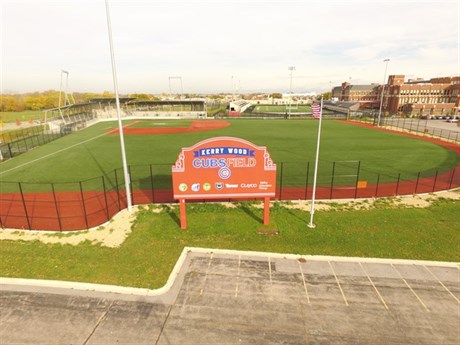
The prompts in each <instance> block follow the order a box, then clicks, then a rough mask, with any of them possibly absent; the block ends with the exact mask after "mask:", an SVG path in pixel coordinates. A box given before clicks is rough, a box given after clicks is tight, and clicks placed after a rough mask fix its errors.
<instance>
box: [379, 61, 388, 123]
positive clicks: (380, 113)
mask: <svg viewBox="0 0 460 345" xmlns="http://www.w3.org/2000/svg"><path fill="white" fill-rule="evenodd" d="M389 61H390V59H385V60H383V62H385V73H384V74H383V85H382V93H381V95H380V108H379V116H378V118H377V127H380V117H381V116H382V106H383V92H384V91H385V83H386V78H387V68H388V62H389Z"/></svg>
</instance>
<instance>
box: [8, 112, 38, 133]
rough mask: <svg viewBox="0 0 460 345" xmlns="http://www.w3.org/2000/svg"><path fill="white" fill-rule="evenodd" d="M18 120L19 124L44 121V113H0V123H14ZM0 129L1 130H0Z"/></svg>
mask: <svg viewBox="0 0 460 345" xmlns="http://www.w3.org/2000/svg"><path fill="white" fill-rule="evenodd" d="M16 119H18V120H19V121H21V122H27V121H30V119H32V120H44V119H45V113H44V112H43V111H40V110H26V111H5V112H0V123H2V122H4V123H9V122H15V121H16ZM0 129H1V128H0Z"/></svg>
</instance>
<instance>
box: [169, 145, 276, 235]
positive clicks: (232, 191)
mask: <svg viewBox="0 0 460 345" xmlns="http://www.w3.org/2000/svg"><path fill="white" fill-rule="evenodd" d="M172 179H173V192H174V198H175V199H178V200H179V202H180V205H181V227H182V228H183V229H185V227H186V216H185V210H186V209H185V200H193V199H200V200H203V199H205V200H207V199H234V198H236V199H245V198H250V199H255V198H263V199H264V200H265V212H264V224H268V212H269V209H268V205H269V201H270V198H271V197H274V196H275V193H276V164H274V163H273V161H272V160H271V158H270V154H269V153H268V152H267V149H266V148H265V147H261V146H256V145H254V144H253V143H251V142H249V141H246V140H243V139H239V138H232V137H217V138H211V139H207V140H203V141H201V142H199V143H197V144H195V145H194V146H192V147H186V148H183V149H182V151H181V152H180V154H179V157H178V159H177V161H176V163H175V164H174V165H173V166H172ZM182 218H183V219H182Z"/></svg>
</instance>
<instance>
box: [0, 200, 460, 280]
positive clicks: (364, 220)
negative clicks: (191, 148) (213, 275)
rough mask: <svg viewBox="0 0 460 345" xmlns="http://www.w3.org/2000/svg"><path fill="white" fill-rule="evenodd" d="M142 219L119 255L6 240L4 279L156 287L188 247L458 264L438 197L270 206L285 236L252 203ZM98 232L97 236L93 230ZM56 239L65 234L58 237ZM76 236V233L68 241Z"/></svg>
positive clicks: (454, 205) (457, 226)
mask: <svg viewBox="0 0 460 345" xmlns="http://www.w3.org/2000/svg"><path fill="white" fill-rule="evenodd" d="M153 207H155V208H163V211H162V212H160V213H158V214H157V213H153V212H152V211H151V209H147V207H146V208H145V209H144V210H143V211H141V212H140V213H139V215H138V218H137V221H136V222H135V225H134V227H133V231H132V233H131V235H130V236H129V237H128V239H127V240H126V241H125V242H124V243H123V244H122V245H121V246H120V247H119V248H115V249H111V248H107V247H101V246H99V245H92V244H90V243H87V242H86V243H84V244H81V245H78V246H71V245H60V244H59V245H47V244H43V243H40V242H21V241H6V240H5V241H1V242H0V244H1V245H0V276H2V277H21V278H37V279H59V280H68V281H82V282H93V283H103V284H115V285H122V286H134V287H144V288H158V287H161V286H163V285H164V284H165V282H166V280H167V278H168V276H169V274H170V272H171V270H172V268H173V266H174V264H175V262H176V260H177V258H178V256H179V254H180V253H181V251H182V249H183V248H184V247H185V246H194V247H208V248H222V249H238V250H254V251H269V252H279V253H294V254H312V255H340V256H357V257H379V258H401V259H423V260H437V261H460V223H459V222H458V210H459V201H452V200H443V199H439V200H438V201H435V202H434V203H433V205H431V206H430V207H428V208H424V209H416V208H398V207H395V206H391V205H389V204H388V203H387V201H386V200H381V201H378V202H377V204H376V206H375V208H373V209H370V210H360V211H358V210H353V209H351V207H343V206H342V207H339V208H336V209H335V210H334V211H317V212H316V213H315V223H316V224H317V228H316V229H309V228H308V227H307V223H308V220H309V213H307V212H305V211H300V210H294V209H287V208H285V207H282V206H281V205H280V204H275V205H274V206H272V210H271V224H270V226H269V227H268V228H270V229H273V228H276V229H277V230H278V231H279V235H260V234H257V233H256V231H257V230H258V229H261V228H263V225H262V223H261V218H262V216H263V215H262V213H263V211H262V210H261V209H259V208H255V207H254V205H253V204H251V203H243V204H240V205H239V207H238V208H235V209H229V208H226V207H225V206H222V205H219V204H206V205H204V204H194V205H189V206H188V229H187V230H185V231H184V230H181V229H180V228H179V226H178V224H177V221H178V217H179V214H178V208H177V207H173V208H172V209H169V208H168V207H166V206H161V205H158V206H151V208H153ZM95 231H97V230H95ZM50 236H63V235H60V234H56V235H50ZM64 236H71V235H64Z"/></svg>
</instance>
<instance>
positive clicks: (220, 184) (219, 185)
mask: <svg viewBox="0 0 460 345" xmlns="http://www.w3.org/2000/svg"><path fill="white" fill-rule="evenodd" d="M223 188H224V183H223V182H216V189H217V190H222V189H223Z"/></svg>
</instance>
